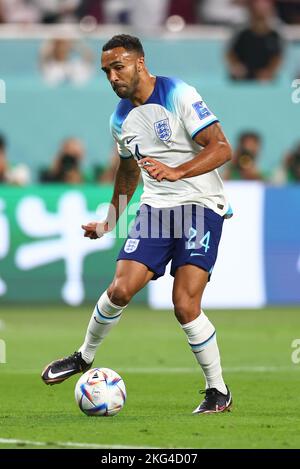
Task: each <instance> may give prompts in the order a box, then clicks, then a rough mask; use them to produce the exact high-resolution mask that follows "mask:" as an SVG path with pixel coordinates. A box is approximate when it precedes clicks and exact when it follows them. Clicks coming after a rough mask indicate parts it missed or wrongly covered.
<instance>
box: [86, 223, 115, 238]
mask: <svg viewBox="0 0 300 469" xmlns="http://www.w3.org/2000/svg"><path fill="white" fill-rule="evenodd" d="M81 228H82V229H83V230H84V231H85V233H84V237H85V238H90V239H98V238H102V236H103V235H104V234H105V233H107V232H108V231H109V229H108V223H107V222H106V221H105V222H97V221H92V222H90V223H88V224H87V225H81Z"/></svg>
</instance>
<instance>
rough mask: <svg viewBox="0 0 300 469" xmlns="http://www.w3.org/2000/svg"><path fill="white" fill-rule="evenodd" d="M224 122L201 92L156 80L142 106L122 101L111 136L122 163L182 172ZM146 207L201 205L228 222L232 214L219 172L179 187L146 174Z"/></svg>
mask: <svg viewBox="0 0 300 469" xmlns="http://www.w3.org/2000/svg"><path fill="white" fill-rule="evenodd" d="M216 122H218V119H217V117H216V116H215V115H214V114H213V113H212V111H211V110H210V109H209V108H208V107H207V105H206V104H205V102H204V101H203V99H202V97H201V96H200V95H199V94H198V92H197V91H196V89H195V88H193V87H192V86H189V85H188V84H186V83H185V82H183V81H181V80H179V79H176V78H167V77H160V76H158V77H156V82H155V87H154V90H153V92H152V94H151V96H150V97H149V98H148V99H147V101H146V102H145V103H144V104H142V105H140V106H136V107H135V106H133V104H132V103H131V102H130V101H129V100H128V99H121V101H120V102H119V104H118V106H117V108H116V110H115V112H114V113H113V115H112V117H111V122H110V124H111V131H112V135H113V137H114V139H115V140H116V142H117V146H118V151H119V155H120V157H121V158H132V157H134V158H135V159H136V160H139V159H141V158H143V157H146V156H149V157H152V158H155V159H157V160H158V161H161V162H162V163H164V164H166V165H168V166H170V167H177V166H179V165H181V164H183V163H186V162H187V161H190V160H192V159H193V158H195V156H196V155H198V154H199V152H200V157H201V150H202V147H201V146H199V145H198V144H197V143H196V142H195V141H194V138H195V136H196V135H197V134H198V133H199V132H201V131H202V130H204V129H205V128H207V127H208V126H210V125H212V124H214V123H216ZM142 176H143V182H144V192H143V194H142V197H141V202H142V203H145V204H148V205H150V206H152V207H158V208H159V207H175V206H178V205H187V204H199V205H203V206H205V207H207V208H210V209H212V210H214V211H215V212H216V213H218V214H219V215H221V216H223V215H225V214H226V213H227V211H228V210H229V205H228V202H227V200H226V197H225V195H224V190H223V183H222V180H221V178H220V176H219V174H218V171H217V170H214V171H211V172H209V173H206V174H201V175H199V176H194V177H190V178H184V179H179V180H178V181H175V182H170V181H167V180H162V181H161V182H158V181H156V180H155V179H153V178H151V177H150V176H149V174H148V173H147V171H146V170H145V169H142Z"/></svg>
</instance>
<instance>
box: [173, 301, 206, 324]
mask: <svg viewBox="0 0 300 469" xmlns="http://www.w3.org/2000/svg"><path fill="white" fill-rule="evenodd" d="M173 302H174V313H175V316H176V318H177V319H178V321H179V322H180V323H181V324H185V323H187V322H190V321H193V320H194V319H196V318H197V317H198V316H199V313H200V305H199V303H198V301H197V302H196V301H195V300H193V299H192V298H188V297H186V296H182V297H180V298H178V299H175V300H174V301H173Z"/></svg>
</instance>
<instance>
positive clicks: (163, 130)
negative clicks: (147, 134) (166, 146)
mask: <svg viewBox="0 0 300 469" xmlns="http://www.w3.org/2000/svg"><path fill="white" fill-rule="evenodd" d="M154 129H155V133H156V135H157V136H158V138H160V139H161V140H163V141H164V142H165V141H167V140H169V139H170V137H171V135H172V130H171V128H170V124H169V119H163V120H161V121H157V122H154Z"/></svg>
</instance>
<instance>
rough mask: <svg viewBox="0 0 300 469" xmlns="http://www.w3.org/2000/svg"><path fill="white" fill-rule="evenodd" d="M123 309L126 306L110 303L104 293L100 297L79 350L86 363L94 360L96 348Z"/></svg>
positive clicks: (117, 320) (116, 321) (119, 316)
mask: <svg viewBox="0 0 300 469" xmlns="http://www.w3.org/2000/svg"><path fill="white" fill-rule="evenodd" d="M124 308H126V306H118V305H115V304H114V303H112V302H111V301H110V299H109V297H108V295H107V292H106V291H105V292H104V293H103V294H102V295H101V297H100V298H99V300H98V302H97V304H96V306H95V309H94V311H93V314H92V317H91V319H90V322H89V325H88V328H87V332H86V336H85V340H84V343H83V344H82V346H81V347H80V349H79V352H81V355H82V358H83V359H84V361H85V362H86V363H91V362H92V361H93V360H94V357H95V354H96V350H97V348H98V346H99V345H100V344H101V342H102V341H103V339H104V338H105V337H106V336H107V334H108V333H109V331H110V330H111V329H112V327H113V326H115V325H116V324H117V323H118V322H119V320H120V318H121V314H122V311H123V309H124Z"/></svg>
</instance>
